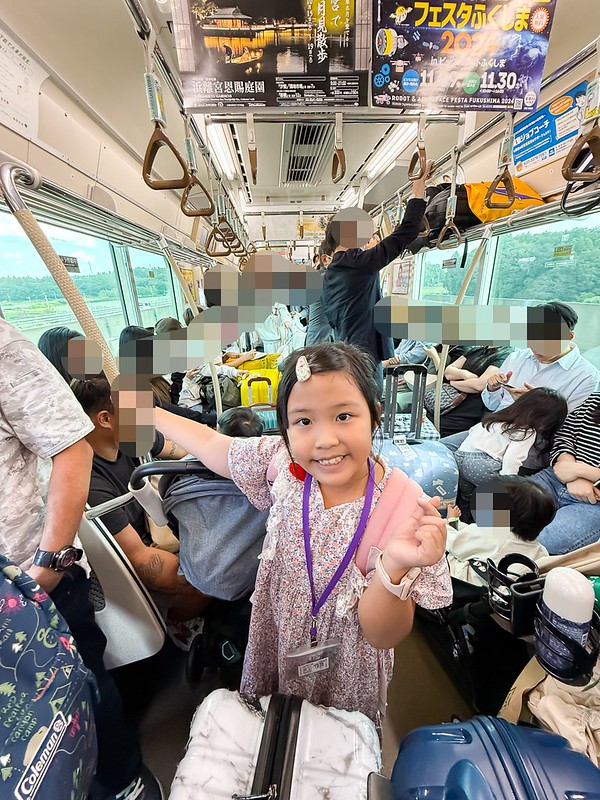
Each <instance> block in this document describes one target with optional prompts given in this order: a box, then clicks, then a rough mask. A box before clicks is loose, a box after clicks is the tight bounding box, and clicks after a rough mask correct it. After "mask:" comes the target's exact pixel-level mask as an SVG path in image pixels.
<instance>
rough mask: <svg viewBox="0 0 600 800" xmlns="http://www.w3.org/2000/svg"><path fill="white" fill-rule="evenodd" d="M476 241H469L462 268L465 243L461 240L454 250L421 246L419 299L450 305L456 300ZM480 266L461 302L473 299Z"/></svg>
mask: <svg viewBox="0 0 600 800" xmlns="http://www.w3.org/2000/svg"><path fill="white" fill-rule="evenodd" d="M478 245H479V242H478V241H473V242H469V243H468V250H467V260H466V263H465V267H464V269H461V268H460V266H461V263H462V258H463V254H464V248H465V245H464V244H462V245H460V246H459V247H457V248H456V249H454V250H438V249H437V248H435V249H433V250H422V251H421V254H420V258H421V259H422V264H421V275H422V282H421V293H420V299H421V300H426V301H427V302H429V303H433V304H436V305H438V304H439V305H446V304H448V305H450V304H452V303H454V301H455V300H456V295H457V294H458V292H459V289H460V287H461V285H462V282H463V279H464V277H465V274H466V273H465V271H466V269H468V267H469V265H470V263H471V259H472V258H473V256H474V255H475V251H476V250H477V246H478ZM479 268H480V267H479V266H478V267H477V268H476V270H475V272H474V273H473V277H472V278H471V280H470V281H469V285H468V287H467V293H466V295H465V299H464V301H463V305H471V306H472V305H473V303H474V302H475V289H476V287H477V275H478V273H479Z"/></svg>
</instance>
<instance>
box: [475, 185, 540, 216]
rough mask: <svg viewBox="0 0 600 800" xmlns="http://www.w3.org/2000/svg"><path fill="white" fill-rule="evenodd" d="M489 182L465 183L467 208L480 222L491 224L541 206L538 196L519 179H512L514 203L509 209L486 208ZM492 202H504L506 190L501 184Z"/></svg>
mask: <svg viewBox="0 0 600 800" xmlns="http://www.w3.org/2000/svg"><path fill="white" fill-rule="evenodd" d="M491 183H492V182H491V181H481V182H480V183H465V189H466V190H467V199H468V201H469V208H470V209H471V211H472V212H473V214H475V216H476V217H478V218H479V219H480V220H481V221H482V222H484V223H485V222H493V221H494V220H495V219H500V218H501V217H508V216H509V214H512V213H513V212H515V211H520V210H521V209H522V208H528V207H529V206H543V205H544V201H543V199H542V198H541V197H540V195H539V194H538V193H537V192H536V191H535V189H532V188H531V186H528V185H527V184H526V183H525V181H522V180H520V178H513V183H514V186H515V202H514V203H513V204H512V206H511V207H510V208H488V207H487V206H486V204H485V202H484V201H485V196H486V195H487V191H488V189H489V188H490V186H491ZM492 200H494V201H495V202H498V203H503V202H504V203H505V202H506V188H505V186H504V184H503V183H501V184H500V186H498V188H497V189H496V191H495V192H494V194H493V195H492Z"/></svg>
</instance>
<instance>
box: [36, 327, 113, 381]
mask: <svg viewBox="0 0 600 800" xmlns="http://www.w3.org/2000/svg"><path fill="white" fill-rule="evenodd" d="M73 339H78V340H82V341H83V342H85V337H84V336H83V335H82V334H81V333H79V331H74V330H71V329H69V328H64V327H58V328H50V329H49V330H47V331H44V333H42V335H41V336H40V338H39V341H38V349H39V350H40V352H41V353H43V355H45V356H46V358H47V359H48V361H49V362H50V363H51V364H52V366H53V367H54V368H55V369H56V370H57V372H58V373H59V374H60V375H61V376H62V377H63V378H64V379H65V381H66V382H67V383H71V381H72V380H73V375H72V374H71V371H75V372H80V373H81V372H82V371H83V369H84V368H83V367H82V366H81V354H82V352H83V351H82V350H80V349H79V348H77V349H76V352H75V354H74V352H73V351H74V349H75V348H73V345H71V344H70V342H71V341H72V340H73ZM87 355H88V353H87V351H86V357H87ZM71 358H75V360H76V363H77V366H78V368H79V369H76V370H72V368H70V367H69V361H70V359H71ZM87 366H88V365H87V364H86V370H85V371H86V372H87V371H88V369H87ZM97 369H99V370H101V364H98V367H97V368H95V371H94V374H99V375H104V373H103V372H101V371H100V372H96V370H97ZM80 377H82V375H80ZM88 377H94V375H89V376H88Z"/></svg>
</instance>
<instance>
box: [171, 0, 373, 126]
mask: <svg viewBox="0 0 600 800" xmlns="http://www.w3.org/2000/svg"><path fill="white" fill-rule="evenodd" d="M171 2H172V5H173V12H174V13H173V18H174V34H175V42H176V46H177V55H178V59H179V70H180V73H181V79H182V83H183V95H184V103H185V106H186V108H187V109H188V110H189V111H192V112H195V111H202V110H206V109H210V108H213V109H214V108H219V109H223V110H227V109H237V110H239V109H240V108H249V109H251V108H260V107H266V106H276V107H277V106H279V107H295V106H296V107H306V106H326V107H330V108H344V107H348V106H365V105H367V103H368V67H369V58H370V42H369V35H368V25H369V12H370V7H371V0H277V2H276V3H274V2H269V1H268V0H240V2H239V5H237V6H226V5H225V3H226V2H227V0H216V1H215V2H213V0H171ZM229 2H231V0H229Z"/></svg>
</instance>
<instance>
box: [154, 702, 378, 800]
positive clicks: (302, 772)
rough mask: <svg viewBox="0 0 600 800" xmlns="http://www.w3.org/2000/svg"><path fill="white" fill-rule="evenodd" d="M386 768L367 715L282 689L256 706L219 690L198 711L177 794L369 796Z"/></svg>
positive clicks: (291, 798) (276, 799)
mask: <svg viewBox="0 0 600 800" xmlns="http://www.w3.org/2000/svg"><path fill="white" fill-rule="evenodd" d="M380 768H381V754H380V748H379V738H378V735H377V731H376V729H375V726H374V724H373V723H372V722H371V721H370V720H369V719H367V717H365V716H364V715H363V714H360V713H358V712H352V713H349V712H346V711H338V710H337V709H333V708H321V707H317V706H312V705H311V704H310V703H307V702H306V701H303V700H301V699H300V698H299V697H293V696H283V695H272V696H271V697H270V698H268V697H266V698H263V699H262V700H261V701H260V703H257V704H256V706H253V705H250V704H249V703H247V702H246V701H245V700H244V699H243V698H242V697H240V695H239V694H237V693H235V692H228V691H226V690H224V689H219V690H217V691H215V692H213V693H212V694H210V695H209V696H208V697H207V698H206V700H204V702H203V703H202V705H201V706H200V707H199V708H198V710H197V711H196V714H195V715H194V718H193V720H192V726H191V730H190V738H189V742H188V747H187V752H186V754H185V756H184V758H183V760H182V761H181V763H180V764H179V767H178V768H177V773H176V775H175V778H174V780H173V785H172V787H171V794H170V800H190V798H194V800H225V799H226V798H227V800H230V799H231V798H232V797H235V798H238V800H242V798H250V797H252V798H265V800H267V798H271V800H315V798H317V797H323V798H324V797H327V798H328V800H359V799H360V800H367V798H369V797H371V798H372V797H373V795H371V796H370V795H369V794H368V790H367V785H368V783H369V775H370V774H371V773H378V772H379V770H380Z"/></svg>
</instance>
